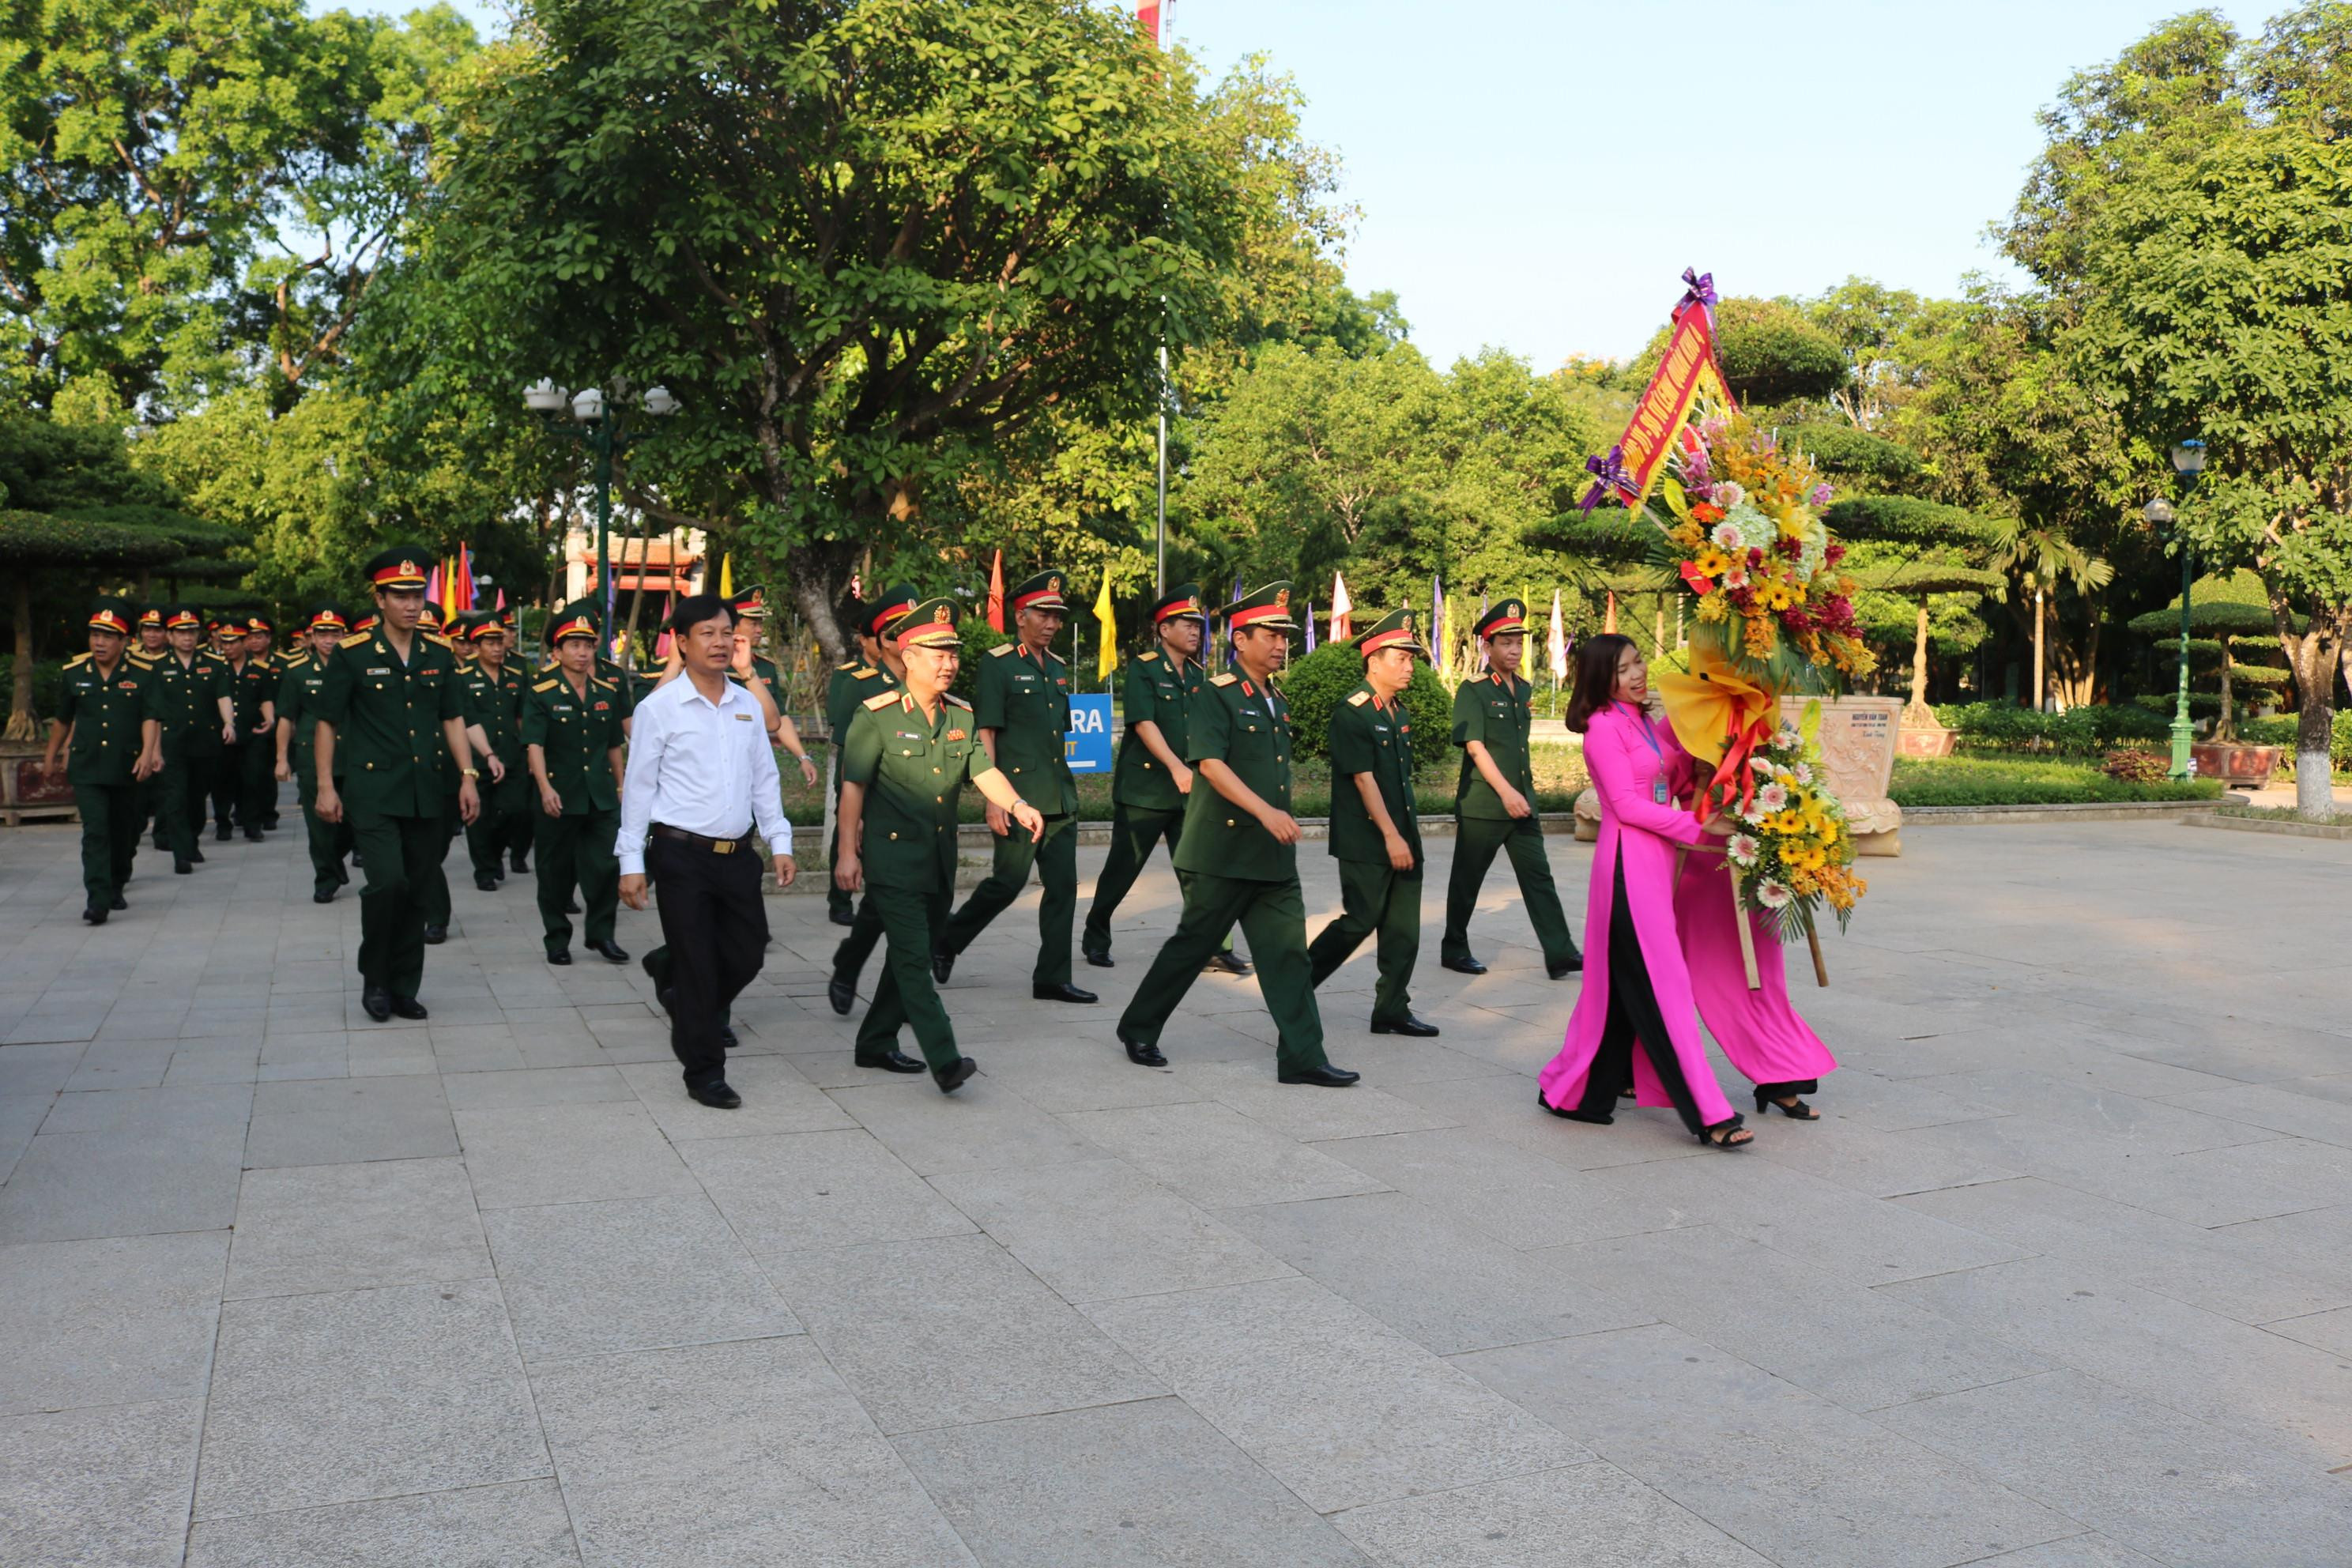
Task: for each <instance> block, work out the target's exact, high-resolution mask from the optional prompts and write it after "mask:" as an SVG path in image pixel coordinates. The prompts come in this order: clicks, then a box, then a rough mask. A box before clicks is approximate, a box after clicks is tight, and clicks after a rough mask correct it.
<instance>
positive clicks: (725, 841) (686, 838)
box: [648, 822, 751, 855]
mask: <svg viewBox="0 0 2352 1568" xmlns="http://www.w3.org/2000/svg"><path fill="white" fill-rule="evenodd" d="M648 831H650V832H651V833H652V834H653V836H654V837H656V838H675V839H677V841H678V842H679V843H680V844H691V845H693V846H694V847H696V848H697V849H708V850H709V851H710V852H711V853H712V854H713V855H732V854H734V853H735V851H737V850H738V849H741V848H744V847H747V846H749V845H750V844H751V837H750V835H748V834H747V835H745V836H744V837H741V838H705V837H703V836H702V835H701V834H699V833H688V831H687V830H686V829H685V828H683V827H672V826H670V825H669V824H668V823H667V822H656V823H655V824H654V825H653V826H652V827H651V828H650V829H649V830H648Z"/></svg>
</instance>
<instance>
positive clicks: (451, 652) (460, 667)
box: [416, 599, 489, 943]
mask: <svg viewBox="0 0 2352 1568" xmlns="http://www.w3.org/2000/svg"><path fill="white" fill-rule="evenodd" d="M416 635H417V637H419V638H421V639H422V640H424V641H425V642H429V643H431V644H433V646H435V647H438V648H440V649H441V650H442V651H443V652H445V653H446V654H447V655H448V656H449V662H450V666H451V668H452V670H453V672H454V673H455V674H456V676H457V680H456V682H455V685H456V687H457V694H458V701H457V716H458V717H459V718H461V719H462V718H464V717H465V716H466V709H465V689H466V688H465V675H466V671H467V669H468V668H471V667H470V666H469V665H468V663H467V659H466V652H465V649H464V648H462V647H459V646H458V645H457V644H456V643H454V642H451V641H450V640H449V639H448V638H447V637H445V636H443V635H442V632H441V609H440V606H439V605H436V604H434V603H433V601H432V600H430V599H427V600H425V615H424V617H423V618H422V619H421V620H419V621H418V622H417V623H416ZM439 769H440V772H439V775H438V776H439V778H440V781H441V810H440V814H439V816H437V817H436V819H435V821H436V826H438V828H439V830H440V837H439V838H437V839H436V841H435V846H434V848H433V851H432V854H431V856H430V857H429V860H428V863H427V865H426V866H425V871H424V876H423V878H422V880H421V882H420V887H421V889H422V892H423V897H424V900H425V941H426V942H435V943H437V942H442V941H443V940H445V939H446V937H447V936H448V933H449V921H450V918H451V916H452V915H453V914H454V913H455V909H454V906H452V905H451V903H450V901H449V846H451V845H452V844H455V843H456V842H457V835H458V833H459V832H461V831H462V830H463V829H464V827H465V826H466V825H465V823H464V822H463V821H462V820H460V819H459V817H458V816H457V784H458V779H459V774H458V772H457V758H456V757H454V756H452V755H450V753H449V748H448V747H447V746H446V744H445V745H444V746H443V747H442V748H441V756H440V763H439ZM488 776H489V775H488V774H487V773H485V774H483V777H484V778H485V779H487V778H488ZM475 787H476V788H477V789H479V788H480V787H481V786H480V784H476V785H475Z"/></svg>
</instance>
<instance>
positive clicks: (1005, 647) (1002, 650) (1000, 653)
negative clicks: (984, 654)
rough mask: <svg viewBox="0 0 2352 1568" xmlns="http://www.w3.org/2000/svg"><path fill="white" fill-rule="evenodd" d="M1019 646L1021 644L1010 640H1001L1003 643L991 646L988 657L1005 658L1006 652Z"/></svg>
mask: <svg viewBox="0 0 2352 1568" xmlns="http://www.w3.org/2000/svg"><path fill="white" fill-rule="evenodd" d="M1019 646H1020V645H1019V644H1017V643H1009V642H1001V643H998V644H997V645H996V646H995V647H992V648H990V649H989V650H988V657H989V658H1003V657H1004V656H1005V655H1006V654H1008V653H1011V652H1012V651H1013V649H1014V648H1015V647H1019Z"/></svg>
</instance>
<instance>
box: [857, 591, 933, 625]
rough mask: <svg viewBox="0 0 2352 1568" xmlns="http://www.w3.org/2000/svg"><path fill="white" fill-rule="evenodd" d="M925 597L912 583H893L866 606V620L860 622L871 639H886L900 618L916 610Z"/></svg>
mask: <svg viewBox="0 0 2352 1568" xmlns="http://www.w3.org/2000/svg"><path fill="white" fill-rule="evenodd" d="M922 597H923V595H921V594H919V593H918V592H917V591H916V588H915V585H914V584H912V583H893V584H890V585H889V586H888V587H887V588H885V589H883V590H882V596H881V597H880V598H878V599H876V600H875V601H874V602H873V603H872V604H870V605H866V614H865V619H863V620H861V621H859V622H858V625H859V626H861V627H862V628H864V630H865V633H866V636H867V637H888V636H889V635H890V628H891V626H894V625H896V624H897V622H898V619H899V617H900V616H904V615H906V614H907V613H908V612H909V611H911V610H912V609H914V607H915V606H916V605H918V604H919V603H920V602H921V600H922Z"/></svg>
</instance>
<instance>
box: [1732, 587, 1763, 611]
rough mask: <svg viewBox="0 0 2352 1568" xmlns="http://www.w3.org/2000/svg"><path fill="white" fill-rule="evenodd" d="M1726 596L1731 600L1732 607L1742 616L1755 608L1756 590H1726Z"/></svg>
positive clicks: (1739, 588)
mask: <svg viewBox="0 0 2352 1568" xmlns="http://www.w3.org/2000/svg"><path fill="white" fill-rule="evenodd" d="M1726 596H1727V597H1728V598H1729V599H1730V600H1731V604H1732V607H1733V608H1734V609H1736V610H1738V612H1739V613H1740V614H1741V615H1743V616H1744V615H1746V614H1747V613H1748V611H1750V610H1752V609H1754V608H1755V607H1756V590H1755V589H1753V588H1749V587H1744V586H1743V587H1738V588H1732V589H1728V590H1727V594H1726Z"/></svg>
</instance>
